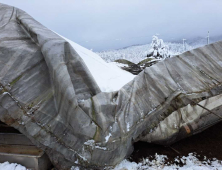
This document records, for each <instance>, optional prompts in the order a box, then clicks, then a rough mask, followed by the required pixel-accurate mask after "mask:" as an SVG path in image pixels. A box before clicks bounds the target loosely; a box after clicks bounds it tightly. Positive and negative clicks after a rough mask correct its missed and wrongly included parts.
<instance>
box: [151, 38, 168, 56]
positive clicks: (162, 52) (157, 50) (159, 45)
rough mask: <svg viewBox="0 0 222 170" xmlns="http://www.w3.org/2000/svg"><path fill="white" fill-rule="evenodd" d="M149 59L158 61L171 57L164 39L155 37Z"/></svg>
mask: <svg viewBox="0 0 222 170" xmlns="http://www.w3.org/2000/svg"><path fill="white" fill-rule="evenodd" d="M147 57H154V58H157V59H165V58H168V57H170V55H169V47H168V46H167V45H165V44H164V42H163V40H162V39H159V38H158V37H157V36H155V35H154V36H153V39H152V43H151V48H150V50H149V52H148V54H147Z"/></svg>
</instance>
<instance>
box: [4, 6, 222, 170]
mask: <svg viewBox="0 0 222 170" xmlns="http://www.w3.org/2000/svg"><path fill="white" fill-rule="evenodd" d="M81 49H82V47H78V45H75V44H72V43H69V42H68V41H67V40H65V39H64V38H63V37H61V36H59V35H58V34H56V33H54V32H53V31H51V30H49V29H47V28H46V27H44V26H43V25H41V24H40V23H39V22H37V21H36V20H34V19H33V18H32V17H31V16H29V15H28V14H27V13H25V12H24V11H22V10H20V9H17V8H14V7H11V6H7V5H4V4H0V120H1V121H2V122H5V123H6V124H8V125H10V126H13V127H14V128H16V129H18V130H19V131H20V132H22V133H23V134H25V135H26V136H27V137H28V138H29V139H30V140H31V141H32V142H33V143H34V144H35V145H36V146H38V147H40V148H42V149H43V150H45V152H46V153H47V154H48V156H49V157H50V159H51V161H52V163H53V164H54V165H55V166H56V168H58V169H60V170H63V169H64V170H65V169H70V168H71V167H72V166H80V167H82V168H95V167H96V168H101V169H102V168H104V167H107V166H114V165H116V164H117V163H119V162H120V161H121V160H123V159H124V158H126V157H128V156H129V155H130V154H131V152H132V150H133V143H134V142H136V141H147V142H154V143H159V144H163V145H167V144H171V143H173V142H176V141H178V140H180V139H182V138H184V137H187V136H190V135H193V134H195V133H198V132H200V131H202V130H204V129H206V128H208V127H210V126H212V125H213V124H215V123H217V122H219V121H220V120H221V116H222V112H221V110H222V86H221V83H222V74H221V73H222V55H221V54H222V42H217V43H214V44H210V45H208V46H205V47H201V48H198V49H195V50H192V51H189V52H186V53H183V54H181V55H179V56H175V57H173V58H169V59H166V60H164V61H162V62H159V63H157V64H156V65H154V66H152V67H149V68H146V69H145V70H144V71H143V72H141V73H140V74H139V75H138V76H136V77H135V78H134V77H132V76H131V75H130V74H129V73H126V72H124V71H122V70H119V71H118V69H117V68H115V69H116V72H117V73H116V74H117V75H120V74H121V75H122V77H124V76H129V79H130V80H132V81H130V82H127V81H126V84H125V85H124V86H123V87H122V85H123V84H124V82H122V84H121V85H120V86H121V87H120V86H118V87H115V88H114V90H117V91H111V92H101V89H102V88H101V87H103V86H102V84H103V82H102V80H103V79H100V80H99V78H98V77H97V78H96V74H99V72H101V71H99V72H95V74H94V73H93V71H92V70H91V68H93V67H91V66H90V65H89V64H87V59H86V58H90V59H92V58H94V59H95V58H97V57H98V56H96V57H95V56H93V55H95V54H93V53H92V52H85V49H84V50H83V51H84V52H83V51H82V50H81ZM81 51H82V52H81ZM84 57H86V58H85V59H84ZM94 59H93V60H94ZM97 59H98V58H97ZM98 60H99V61H98V62H100V63H101V62H104V61H102V60H101V59H98ZM89 63H90V62H89ZM121 71H122V72H121ZM120 72H121V73H120ZM103 73H105V71H104V72H103ZM103 77H105V76H103ZM108 80H109V79H108ZM119 80H121V76H120V78H119ZM99 81H100V82H99ZM106 81H107V80H106ZM117 84H118V83H117ZM107 85H108V84H106V87H107ZM107 88H108V87H107ZM104 91H105V90H104Z"/></svg>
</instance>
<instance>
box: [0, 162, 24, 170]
mask: <svg viewBox="0 0 222 170" xmlns="http://www.w3.org/2000/svg"><path fill="white" fill-rule="evenodd" d="M0 170H27V169H26V167H24V166H22V165H19V164H16V163H11V164H10V163H9V162H4V163H0Z"/></svg>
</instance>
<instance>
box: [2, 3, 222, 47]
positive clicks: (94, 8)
mask: <svg viewBox="0 0 222 170" xmlns="http://www.w3.org/2000/svg"><path fill="white" fill-rule="evenodd" d="M0 2H2V3H5V4H9V5H13V6H16V7H19V8H21V9H23V10H25V11H26V12H28V13H29V14H30V15H31V16H33V17H34V18H35V19H36V20H38V21H39V22H41V23H42V24H43V25H45V26H46V27H48V28H50V29H52V30H54V31H56V32H58V33H59V34H61V35H63V36H65V37H67V38H69V39H71V40H73V41H75V42H77V43H79V44H80V45H82V46H84V47H87V48H89V49H93V50H94V51H101V50H107V49H118V48H122V47H126V46H130V45H134V44H145V43H149V42H150V41H151V37H152V35H154V34H159V37H161V38H163V40H164V41H173V40H178V39H182V38H186V39H189V38H192V37H198V36H202V37H204V36H206V35H207V31H208V30H209V31H210V35H211V36H216V35H222V22H221V21H222V0H0Z"/></svg>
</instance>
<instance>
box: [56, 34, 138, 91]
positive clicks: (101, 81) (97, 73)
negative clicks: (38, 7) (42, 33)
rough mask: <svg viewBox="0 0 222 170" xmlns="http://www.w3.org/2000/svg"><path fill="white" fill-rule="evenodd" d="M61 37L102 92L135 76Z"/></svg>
mask: <svg viewBox="0 0 222 170" xmlns="http://www.w3.org/2000/svg"><path fill="white" fill-rule="evenodd" d="M60 36H61V35H60ZM61 37H62V38H64V39H65V40H66V41H68V42H69V43H70V44H71V46H72V47H73V48H74V49H75V51H76V52H77V53H78V54H79V56H80V57H81V58H82V59H83V61H84V62H85V64H86V66H87V67H88V69H89V71H90V72H91V73H92V76H93V78H94V79H95V81H96V83H97V84H98V86H99V87H100V89H101V91H102V92H112V91H117V90H119V89H120V88H121V87H123V86H124V85H125V84H127V83H128V82H129V81H131V80H132V79H133V78H134V77H135V76H134V75H133V74H131V73H129V72H127V71H124V70H122V69H121V68H119V67H118V66H116V65H115V64H114V63H106V62H105V61H104V60H103V59H102V58H101V57H100V56H98V55H97V54H96V53H94V52H92V51H90V50H88V49H86V48H84V47H82V46H80V45H78V44H76V43H74V42H73V41H71V40H69V39H67V38H65V37H63V36H61Z"/></svg>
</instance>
